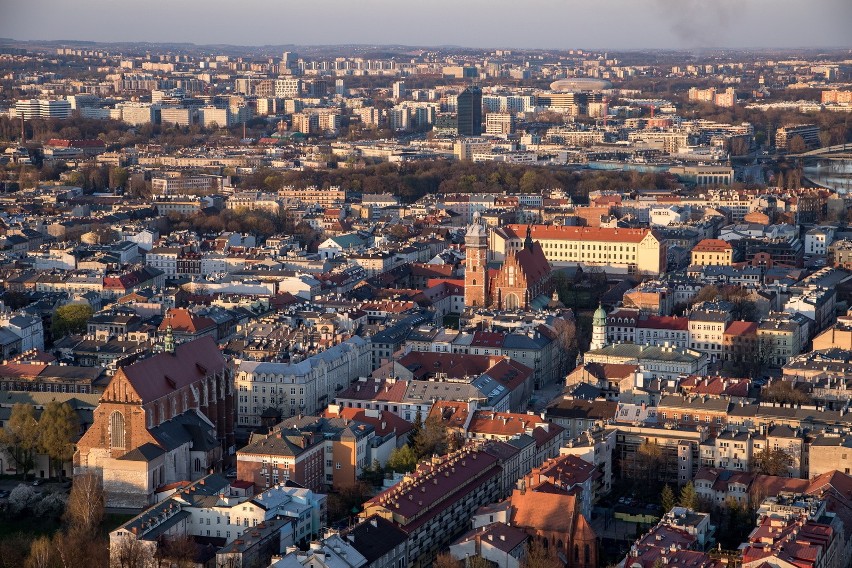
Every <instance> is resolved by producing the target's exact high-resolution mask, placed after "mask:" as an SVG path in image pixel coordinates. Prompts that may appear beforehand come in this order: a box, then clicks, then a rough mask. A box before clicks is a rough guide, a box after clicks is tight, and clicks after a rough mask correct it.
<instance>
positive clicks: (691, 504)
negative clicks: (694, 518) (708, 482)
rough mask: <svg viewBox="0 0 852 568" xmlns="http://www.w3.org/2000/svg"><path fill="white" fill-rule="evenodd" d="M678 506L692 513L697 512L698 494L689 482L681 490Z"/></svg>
mask: <svg viewBox="0 0 852 568" xmlns="http://www.w3.org/2000/svg"><path fill="white" fill-rule="evenodd" d="M678 505H680V506H681V507H686V508H687V509H692V510H693V511H696V510H698V492H697V491H695V485H693V484H692V482H691V481H690V482H689V483H687V484H686V485H684V486H683V487H682V488H681V490H680V499H679V500H678Z"/></svg>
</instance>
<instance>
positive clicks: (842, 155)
mask: <svg viewBox="0 0 852 568" xmlns="http://www.w3.org/2000/svg"><path fill="white" fill-rule="evenodd" d="M787 157H788V158H824V159H828V160H840V159H842V160H848V159H852V143H847V144H836V145H834V146H826V147H825V148H817V149H816V150H811V151H809V152H802V153H801V154H787Z"/></svg>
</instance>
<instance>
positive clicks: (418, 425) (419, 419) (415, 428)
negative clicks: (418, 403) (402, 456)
mask: <svg viewBox="0 0 852 568" xmlns="http://www.w3.org/2000/svg"><path fill="white" fill-rule="evenodd" d="M422 429H423V415H422V414H421V413H420V410H418V411H417V412H416V413H415V414H414V422H412V423H411V431H410V432H409V433H408V445H410V446H411V447H412V448H413V447H414V439H415V438H417V436H418V435H420V431H421V430H422Z"/></svg>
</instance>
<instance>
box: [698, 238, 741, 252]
mask: <svg viewBox="0 0 852 568" xmlns="http://www.w3.org/2000/svg"><path fill="white" fill-rule="evenodd" d="M730 250H733V247H732V246H731V243H729V242H727V241H723V240H721V239H703V240H700V241H698V243H697V244H696V245H695V246H694V247H692V251H693V252H726V251H730Z"/></svg>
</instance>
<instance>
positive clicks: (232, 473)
mask: <svg viewBox="0 0 852 568" xmlns="http://www.w3.org/2000/svg"><path fill="white" fill-rule="evenodd" d="M225 477H227V478H228V479H235V478H236V477H237V470H235V469H229V470H228V471H227V473H225Z"/></svg>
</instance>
